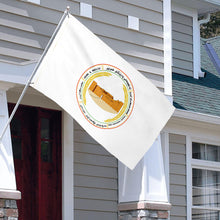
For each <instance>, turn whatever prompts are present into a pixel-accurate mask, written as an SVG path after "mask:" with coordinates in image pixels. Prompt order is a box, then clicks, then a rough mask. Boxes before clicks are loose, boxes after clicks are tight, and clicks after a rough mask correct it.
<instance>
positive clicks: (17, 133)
mask: <svg viewBox="0 0 220 220" xmlns="http://www.w3.org/2000/svg"><path fill="white" fill-rule="evenodd" d="M10 126H11V136H12V150H13V156H14V158H15V159H20V160H21V159H22V144H21V120H19V119H17V118H14V119H13V120H12V121H11V124H10Z"/></svg>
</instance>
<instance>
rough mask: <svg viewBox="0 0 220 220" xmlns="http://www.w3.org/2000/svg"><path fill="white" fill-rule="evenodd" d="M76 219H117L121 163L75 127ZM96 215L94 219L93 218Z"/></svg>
mask: <svg viewBox="0 0 220 220" xmlns="http://www.w3.org/2000/svg"><path fill="white" fill-rule="evenodd" d="M74 129H75V130H74V146H75V148H74V200H75V201H74V204H75V207H74V209H75V212H74V215H75V219H76V220H80V219H85V220H86V219H88V220H89V219H99V218H101V217H102V216H103V217H104V219H109V220H110V219H113V220H114V219H115V220H116V219H117V205H118V184H117V179H118V176H117V175H118V173H117V160H116V158H115V157H113V156H111V155H110V154H109V153H108V152H107V151H106V150H105V149H104V148H103V147H102V146H100V145H99V144H98V143H97V142H96V141H95V140H94V139H93V138H91V137H90V136H89V135H88V134H87V133H86V132H85V131H84V130H83V129H82V128H81V127H80V126H79V125H78V124H77V123H75V126H74ZM92 216H93V217H92Z"/></svg>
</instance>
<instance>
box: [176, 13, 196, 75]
mask: <svg viewBox="0 0 220 220" xmlns="http://www.w3.org/2000/svg"><path fill="white" fill-rule="evenodd" d="M172 17H173V20H172V37H173V41H172V42H173V72H175V73H179V74H183V75H187V76H193V21H192V17H189V16H186V15H182V14H179V13H176V12H173V13H172Z"/></svg>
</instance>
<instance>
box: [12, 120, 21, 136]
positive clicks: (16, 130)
mask: <svg viewBox="0 0 220 220" xmlns="http://www.w3.org/2000/svg"><path fill="white" fill-rule="evenodd" d="M10 126H11V134H12V135H14V136H20V135H21V121H20V120H19V119H17V118H14V119H13V120H12V121H11V124H10Z"/></svg>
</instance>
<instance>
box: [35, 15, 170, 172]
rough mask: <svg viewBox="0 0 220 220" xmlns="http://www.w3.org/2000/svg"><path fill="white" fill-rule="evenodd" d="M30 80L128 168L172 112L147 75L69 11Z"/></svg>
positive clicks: (149, 144)
mask: <svg viewBox="0 0 220 220" xmlns="http://www.w3.org/2000/svg"><path fill="white" fill-rule="evenodd" d="M32 83H33V84H31V86H32V87H34V88H35V89H37V90H38V91H40V92H41V93H43V94H44V95H46V96H47V97H49V98H50V99H52V100H53V101H55V102H56V103H57V104H58V105H60V106H61V107H62V108H63V109H64V110H65V111H66V112H68V113H69V114H70V115H71V116H72V117H73V118H74V119H75V120H76V121H77V122H78V123H79V124H80V125H81V126H82V127H83V128H84V129H85V130H86V131H87V132H88V133H89V134H90V135H91V136H92V137H93V138H94V139H95V140H96V141H97V142H99V143H100V144H101V145H102V146H103V147H105V148H106V149H107V150H108V151H109V152H110V153H111V154H113V155H114V156H115V157H117V158H118V159H119V160H120V161H121V162H122V163H124V164H125V165H126V166H128V167H129V168H130V169H133V168H134V167H135V165H136V164H137V163H138V161H139V160H140V159H141V158H142V157H143V156H144V154H145V153H146V151H147V150H148V148H149V147H150V146H151V145H152V144H153V142H154V140H155V139H156V138H157V136H158V135H159V133H160V131H161V130H162V129H163V127H164V126H165V124H166V123H167V121H168V120H169V118H170V117H171V115H172V113H173V111H174V108H173V106H172V105H171V104H170V103H169V101H168V100H167V99H166V97H165V96H164V95H163V94H162V93H161V92H160V91H159V90H158V89H157V88H156V87H155V86H154V85H153V84H152V83H151V82H150V81H149V80H148V79H146V78H145V77H144V76H143V75H142V74H141V73H139V72H138V71H137V70H136V69H135V68H134V67H132V66H131V65H130V64H129V63H128V62H126V61H125V60H124V59H123V58H121V57H120V56H119V55H118V54H116V53H115V52H114V51H113V50H112V49H111V48H110V47H109V46H107V45H106V44H105V43H104V42H103V41H101V40H100V39H99V38H98V37H97V36H95V35H94V34H93V33H92V32H91V31H89V30H88V29H87V28H86V27H85V26H84V25H83V24H81V23H80V22H79V21H78V20H77V19H75V18H74V17H73V16H71V15H69V16H66V18H65V19H64V21H63V23H62V25H61V27H60V29H59V30H58V32H57V34H56V36H55V38H54V39H53V41H52V43H51V45H50V47H49V49H48V51H47V53H46V54H45V56H44V57H43V60H42V62H41V63H40V65H39V67H38V69H37V71H36V74H35V76H34V78H33V80H32Z"/></svg>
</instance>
